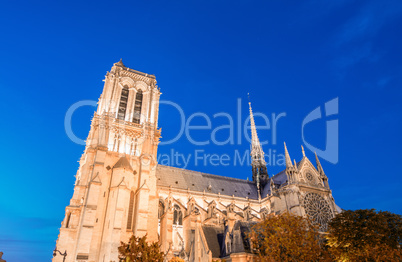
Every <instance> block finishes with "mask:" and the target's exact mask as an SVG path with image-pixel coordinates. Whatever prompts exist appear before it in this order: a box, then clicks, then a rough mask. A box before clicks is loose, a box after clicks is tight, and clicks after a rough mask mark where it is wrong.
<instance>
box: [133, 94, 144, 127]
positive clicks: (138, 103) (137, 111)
mask: <svg viewBox="0 0 402 262" xmlns="http://www.w3.org/2000/svg"><path fill="white" fill-rule="evenodd" d="M141 107H142V90H138V92H137V94H136V95H135V103H134V118H133V122H134V123H136V124H139V123H140V120H141Z"/></svg>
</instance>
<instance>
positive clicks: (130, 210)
mask: <svg viewBox="0 0 402 262" xmlns="http://www.w3.org/2000/svg"><path fill="white" fill-rule="evenodd" d="M133 211H134V192H133V191H131V193H130V202H129V204H128V212H127V229H131V227H132V224H133Z"/></svg>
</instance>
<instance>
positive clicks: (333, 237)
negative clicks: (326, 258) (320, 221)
mask: <svg viewBox="0 0 402 262" xmlns="http://www.w3.org/2000/svg"><path fill="white" fill-rule="evenodd" d="M328 233H329V234H328V236H327V239H328V243H327V245H328V246H329V251H330V253H332V254H333V255H334V257H335V258H336V260H338V261H402V253H401V244H402V243H401V241H402V217H401V216H400V215H397V214H393V213H391V212H387V211H385V212H382V211H380V212H376V211H375V210H374V209H363V210H355V211H351V210H347V211H344V212H342V213H340V214H338V215H336V216H335V218H333V219H332V220H331V222H330V223H329V230H328Z"/></svg>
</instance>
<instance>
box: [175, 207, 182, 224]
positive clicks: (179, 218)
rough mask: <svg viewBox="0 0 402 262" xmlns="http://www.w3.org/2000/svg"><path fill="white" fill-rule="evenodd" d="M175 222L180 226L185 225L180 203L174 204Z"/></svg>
mask: <svg viewBox="0 0 402 262" xmlns="http://www.w3.org/2000/svg"><path fill="white" fill-rule="evenodd" d="M173 224H175V225H179V226H182V225H183V213H182V212H181V209H180V207H179V206H178V205H174V212H173Z"/></svg>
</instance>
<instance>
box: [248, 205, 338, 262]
mask: <svg viewBox="0 0 402 262" xmlns="http://www.w3.org/2000/svg"><path fill="white" fill-rule="evenodd" d="M250 238H251V242H252V249H253V250H254V252H255V253H256V254H258V256H259V261H319V260H320V261H330V258H329V255H328V252H326V250H325V249H324V248H323V244H322V243H323V241H324V238H323V237H322V234H320V233H319V232H318V227H317V226H316V225H314V224H313V223H312V222H311V221H310V220H309V219H307V218H303V217H301V216H296V215H292V214H289V213H285V214H283V215H280V216H270V217H268V218H267V219H266V220H264V221H262V222H261V223H258V224H256V225H255V226H254V227H253V228H252V230H251V233H250Z"/></svg>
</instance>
